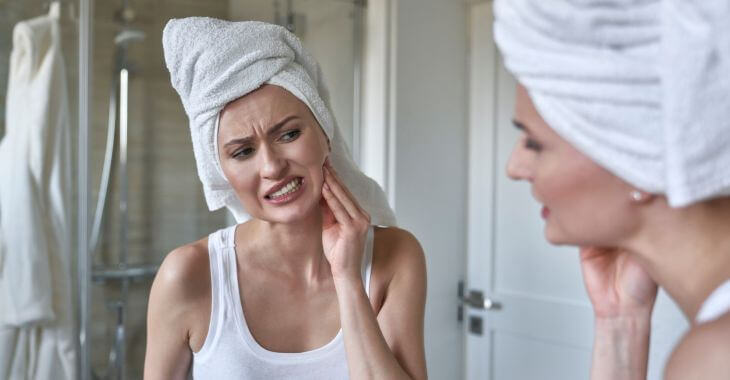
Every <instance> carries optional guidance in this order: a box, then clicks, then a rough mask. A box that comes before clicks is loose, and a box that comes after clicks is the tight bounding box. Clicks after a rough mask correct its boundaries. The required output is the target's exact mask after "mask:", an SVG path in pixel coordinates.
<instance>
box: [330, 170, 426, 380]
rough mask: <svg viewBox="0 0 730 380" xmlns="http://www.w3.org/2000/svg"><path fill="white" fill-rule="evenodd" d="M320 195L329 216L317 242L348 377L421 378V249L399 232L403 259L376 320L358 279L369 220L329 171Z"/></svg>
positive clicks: (423, 371)
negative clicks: (331, 288)
mask: <svg viewBox="0 0 730 380" xmlns="http://www.w3.org/2000/svg"><path fill="white" fill-rule="evenodd" d="M327 168H328V169H330V170H331V167H330V166H327ZM323 195H324V198H325V200H326V202H327V205H328V207H329V209H330V210H331V215H329V216H328V217H326V218H325V219H326V221H325V224H326V226H325V227H324V230H323V236H322V239H323V244H324V248H325V255H326V256H327V260H328V261H329V262H330V267H331V269H332V275H333V278H334V281H335V289H336V291H337V299H338V302H339V309H340V321H341V324H342V331H343V334H344V339H345V349H346V352H347V363H348V368H349V372H350V377H351V378H352V379H425V378H426V365H425V359H424V350H423V315H424V308H425V297H426V274H425V260H424V258H423V251H422V250H421V247H420V245H418V242H417V241H416V240H415V238H413V237H412V236H410V235H408V236H405V235H406V234H405V233H404V236H403V239H402V240H404V242H403V243H402V244H400V245H399V247H397V249H396V253H395V254H396V255H397V256H401V257H402V260H399V261H400V263H399V264H398V269H397V274H398V275H397V276H394V277H393V279H392V280H391V283H390V285H389V286H388V295H387V298H386V301H385V303H384V304H383V307H382V308H381V311H380V315H379V317H378V319H376V316H375V312H374V311H373V308H372V306H371V305H370V301H369V300H368V297H367V294H366V292H365V289H364V286H363V283H362V279H361V277H360V265H361V264H360V263H361V262H362V251H363V248H364V242H365V236H366V234H367V230H368V228H369V224H370V217H369V215H368V214H367V213H366V212H365V211H364V210H362V209H361V208H360V206H359V205H358V204H357V201H356V200H355V198H354V197H353V196H352V194H350V192H349V191H348V190H347V188H346V187H345V186H344V185H342V184H341V182H340V181H339V180H338V179H337V178H336V176H335V175H333V174H332V173H331V172H330V171H329V170H325V186H324V187H323ZM379 321H380V322H381V324H379Z"/></svg>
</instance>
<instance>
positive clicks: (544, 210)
mask: <svg viewBox="0 0 730 380" xmlns="http://www.w3.org/2000/svg"><path fill="white" fill-rule="evenodd" d="M540 215H542V218H543V219H547V218H548V217H549V216H550V209H549V208H547V207H543V208H542V212H541V213H540Z"/></svg>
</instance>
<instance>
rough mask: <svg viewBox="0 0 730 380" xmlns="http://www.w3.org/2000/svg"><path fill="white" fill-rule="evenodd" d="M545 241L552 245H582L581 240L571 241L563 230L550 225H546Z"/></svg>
mask: <svg viewBox="0 0 730 380" xmlns="http://www.w3.org/2000/svg"><path fill="white" fill-rule="evenodd" d="M545 240H547V241H548V242H549V243H550V244H552V245H572V246H581V245H582V244H581V243H580V241H579V240H577V239H571V238H570V237H569V236H567V234H566V233H565V232H564V231H562V229H558V228H555V227H554V226H552V225H551V224H550V223H547V224H546V225H545Z"/></svg>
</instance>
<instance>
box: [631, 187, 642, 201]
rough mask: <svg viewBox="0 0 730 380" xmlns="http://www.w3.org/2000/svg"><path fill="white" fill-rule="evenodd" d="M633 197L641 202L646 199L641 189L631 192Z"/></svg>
mask: <svg viewBox="0 0 730 380" xmlns="http://www.w3.org/2000/svg"><path fill="white" fill-rule="evenodd" d="M631 199H633V200H634V202H639V201H641V200H642V199H644V194H641V191H639V190H634V191H632V192H631Z"/></svg>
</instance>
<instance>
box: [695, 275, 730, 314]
mask: <svg viewBox="0 0 730 380" xmlns="http://www.w3.org/2000/svg"><path fill="white" fill-rule="evenodd" d="M728 311H730V280H727V281H725V282H724V283H723V284H722V285H720V286H718V287H717V289H715V291H714V292H712V294H710V296H709V297H707V299H706V300H705V302H704V303H703V304H702V306H700V311H699V312H698V313H697V316H696V317H695V322H697V323H698V324H700V323H705V322H709V321H712V320H714V319H717V318H719V317H720V316H722V315H723V314H725V313H727V312H728Z"/></svg>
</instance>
